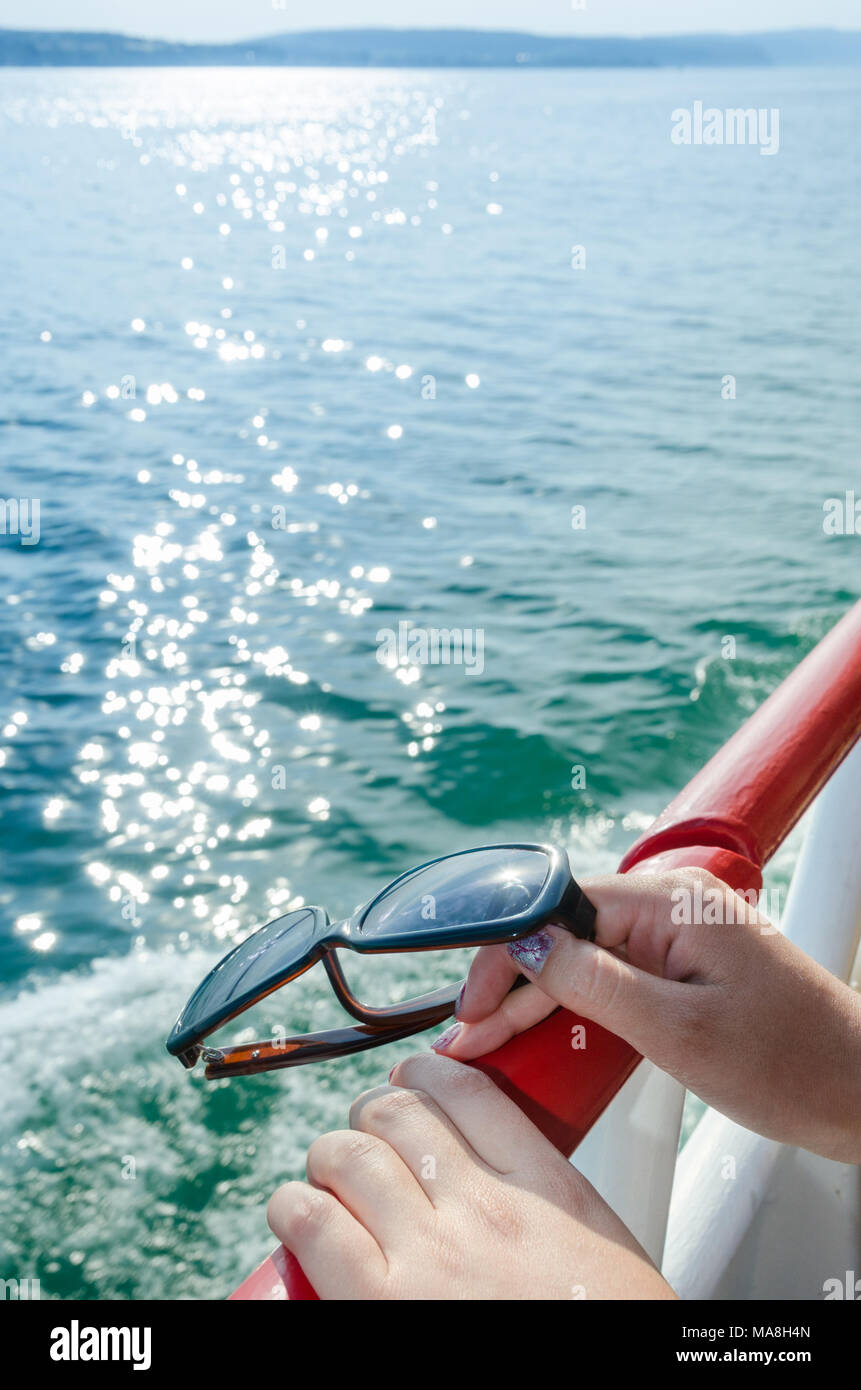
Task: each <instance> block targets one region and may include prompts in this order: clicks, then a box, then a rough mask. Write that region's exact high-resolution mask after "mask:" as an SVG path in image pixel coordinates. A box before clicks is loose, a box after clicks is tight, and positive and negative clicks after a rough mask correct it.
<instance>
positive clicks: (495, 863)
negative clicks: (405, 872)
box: [361, 847, 550, 936]
mask: <svg viewBox="0 0 861 1390" xmlns="http://www.w3.org/2000/svg"><path fill="white" fill-rule="evenodd" d="M549 869H550V859H549V857H548V856H547V855H546V854H545V853H544V852H543V851H542V850H532V849H507V848H504V847H501V848H499V849H477V850H473V851H472V852H471V853H468V854H455V855H452V856H450V857H449V858H448V859H441V860H440V861H439V863H437V864H430V865H428V867H427V868H425V869H418V870H417V871H416V872H415V873H414V874H411V875H410V877H409V878H406V879H404V880H403V881H402V882H401V883H397V884H394V885H393V886H392V887H391V888H390V889H388V890H387V891H386V892H385V893H383V894H382V895H381V896H380V898H378V900H377V901H376V902H375V903H374V905H373V907H372V908H371V909H370V911H369V912H368V914H367V916H366V917H365V920H364V922H363V923H362V928H361V930H362V935H363V936H383V935H392V936H394V935H398V934H400V933H402V932H417V931H428V930H429V929H432V928H433V927H464V926H472V925H475V924H477V923H484V922H493V921H497V920H499V919H501V918H505V917H516V916H517V914H518V913H520V912H526V911H528V909H529V908H530V907H531V906H532V905H533V903H534V902H535V901H536V899H537V898H538V896H539V894H540V892H541V889H542V888H543V886H544V883H545V880H546V878H547V874H548V872H549Z"/></svg>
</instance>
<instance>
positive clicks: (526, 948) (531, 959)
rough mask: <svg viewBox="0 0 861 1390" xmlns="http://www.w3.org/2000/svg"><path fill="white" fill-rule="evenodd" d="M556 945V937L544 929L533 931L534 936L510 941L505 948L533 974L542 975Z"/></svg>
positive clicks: (513, 958)
mask: <svg viewBox="0 0 861 1390" xmlns="http://www.w3.org/2000/svg"><path fill="white" fill-rule="evenodd" d="M555 945H556V938H555V937H553V936H551V935H550V933H549V931H544V930H543V929H542V930H541V931H537V932H533V934H532V936H524V937H521V939H520V940H519V941H509V943H508V945H507V946H506V948H505V949H506V950H507V952H508V954H509V955H510V956H511V958H512V960H514V961H516V962H517V964H518V965H522V966H524V968H525V969H526V970H529V971H530V972H531V973H532V974H533V975H540V974H541V971H542V970H543V969H544V966H545V965H546V963H547V957H548V956H549V955H550V952H551V951H552V950H553V947H554V946H555Z"/></svg>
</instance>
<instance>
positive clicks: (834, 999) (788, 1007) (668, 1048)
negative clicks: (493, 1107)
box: [433, 869, 861, 1163]
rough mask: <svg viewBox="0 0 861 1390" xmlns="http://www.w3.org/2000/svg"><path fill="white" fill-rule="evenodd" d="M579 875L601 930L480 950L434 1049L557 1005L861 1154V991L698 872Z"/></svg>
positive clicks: (714, 1087)
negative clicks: (522, 980)
mask: <svg viewBox="0 0 861 1390" xmlns="http://www.w3.org/2000/svg"><path fill="white" fill-rule="evenodd" d="M698 885H699V886H698ZM583 888H584V890H585V892H586V893H587V895H588V897H589V898H590V899H591V901H592V902H593V903H594V904H595V907H596V908H597V914H598V915H597V920H596V941H595V942H594V943H593V942H588V941H580V940H578V939H577V938H576V937H574V936H572V935H571V933H570V932H567V931H566V930H565V929H564V928H562V927H557V926H552V925H551V926H548V927H545V928H542V929H541V930H540V931H538V932H536V933H535V934H534V935H533V936H531V937H527V938H526V939H524V940H520V941H515V942H512V943H510V944H509V945H508V946H486V947H483V948H482V949H481V950H480V951H479V952H478V954H477V955H476V957H475V959H474V961H473V963H472V966H471V969H470V973H469V977H468V979H467V982H466V985H465V987H464V991H463V994H462V995H461V999H460V1001H459V1005H458V1011H457V1019H458V1022H457V1024H456V1025H455V1026H454V1028H450V1029H448V1030H447V1032H446V1033H445V1034H443V1036H442V1038H440V1039H438V1040H437V1042H436V1043H434V1044H433V1046H434V1048H435V1050H436V1051H438V1052H441V1053H443V1054H444V1055H445V1056H447V1057H453V1058H455V1059H456V1060H457V1061H468V1060H470V1059H471V1058H474V1057H479V1056H482V1055H483V1054H484V1053H487V1052H490V1051H492V1050H493V1049H495V1048H497V1047H500V1046H501V1045H502V1044H503V1043H504V1042H506V1041H508V1039H509V1038H511V1037H513V1036H514V1035H515V1034H517V1033H521V1032H523V1031H524V1030H525V1029H526V1028H530V1027H532V1026H533V1024H535V1023H537V1022H539V1021H540V1020H541V1019H542V1018H544V1017H546V1015H547V1014H548V1013H551V1012H552V1011H553V1009H555V1008H556V1007H557V1006H558V1005H560V1004H561V1005H562V1006H563V1007H565V1008H567V1009H570V1010H572V1011H573V1012H574V1013H577V1014H580V1015H581V1016H582V1017H584V1018H585V1019H591V1020H592V1021H594V1022H595V1023H599V1024H601V1025H602V1026H603V1027H605V1028H608V1029H609V1030H610V1031H611V1032H613V1033H616V1034H618V1035H619V1036H620V1037H623V1038H625V1039H626V1041H627V1042H629V1043H631V1045H632V1046H633V1047H635V1048H636V1049H637V1051H638V1052H642V1053H643V1055H644V1056H646V1057H648V1058H650V1060H651V1061H653V1062H654V1063H655V1064H656V1065H657V1066H659V1067H660V1068H661V1069H662V1070H663V1071H666V1072H668V1073H669V1074H670V1075H671V1076H674V1077H676V1078H677V1079H678V1080H679V1081H681V1082H682V1083H683V1085H685V1086H687V1087H688V1089H689V1090H691V1091H693V1092H694V1093H695V1094H696V1095H698V1096H699V1097H700V1099H701V1100H704V1101H705V1102H707V1104H709V1105H712V1106H714V1108H715V1109H717V1110H719V1111H721V1112H722V1113H723V1114H724V1115H727V1116H729V1117H730V1118H731V1119H733V1120H736V1121H737V1122H738V1123H739V1124H742V1125H745V1126H746V1127H747V1128H748V1129H753V1130H755V1131H757V1133H759V1134H763V1135H766V1136H768V1137H769V1138H772V1139H777V1140H779V1141H781V1142H782V1143H788V1144H798V1145H800V1146H802V1147H803V1148H807V1149H811V1150H812V1151H814V1152H816V1153H820V1154H823V1155H825V1156H826V1157H829V1158H835V1159H840V1160H842V1161H844V1162H849V1163H858V1162H861V997H859V996H858V995H857V994H856V993H855V992H854V991H853V990H852V989H850V988H849V986H848V985H845V984H843V983H842V982H841V981H839V980H837V979H835V978H834V977H833V976H832V975H829V974H828V972H827V971H826V970H824V969H823V968H822V967H821V966H819V965H817V964H816V962H815V961H813V960H811V958H810V957H809V956H807V955H805V954H804V952H803V951H801V950H800V949H799V948H798V947H797V946H794V945H793V944H792V943H791V942H789V941H787V940H786V938H785V937H783V936H781V935H780V933H779V932H778V931H777V930H776V928H775V927H773V926H772V925H771V924H770V923H769V921H768V920H767V918H765V917H763V916H762V915H761V914H759V913H758V912H757V911H756V910H755V909H754V908H752V907H751V905H750V904H749V903H748V902H746V901H745V900H744V899H743V898H741V897H739V896H738V895H737V894H735V893H733V891H732V890H731V889H730V888H728V887H727V886H726V884H724V883H721V882H720V880H719V879H716V878H714V876H713V875H711V874H709V873H706V872H705V871H703V870H700V869H685V870H681V871H679V872H676V873H670V874H657V875H645V874H642V875H641V874H635V875H630V876H626V875H615V876H613V877H608V878H600V879H592V880H584V882H583ZM706 903H707V904H708V905H709V906H708V910H707V911H705V912H702V911H698V910H697V905H698V904H699V905H702V904H706ZM686 905H687V908H688V910H687V911H685V907H686ZM698 916H699V917H700V918H704V919H705V920H701V921H700V922H696V921H695V920H691V919H692V918H696V917H698ZM824 929H825V930H827V924H825V927H824ZM518 974H522V975H524V976H525V977H526V979H527V980H528V981H529V984H528V985H527V986H526V987H524V988H522V989H518V990H515V991H514V992H513V993H511V986H512V984H513V982H514V980H515V978H516V977H517V975H518ZM586 1055H587V1056H588V1028H587V1035H586Z"/></svg>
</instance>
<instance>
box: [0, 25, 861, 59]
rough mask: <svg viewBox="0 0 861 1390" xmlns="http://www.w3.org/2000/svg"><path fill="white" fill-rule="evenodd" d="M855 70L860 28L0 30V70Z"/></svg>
mask: <svg viewBox="0 0 861 1390" xmlns="http://www.w3.org/2000/svg"><path fill="white" fill-rule="evenodd" d="M814 63H815V64H824V63H827V64H832V65H833V64H843V65H849V64H858V63H861V30H844V31H841V30H837V29H789V30H784V31H775V32H773V33H762V34H745V35H733V34H689V35H681V36H679V37H677V38H674V37H657V38H641V39H628V38H583V39H578V38H566V37H553V36H549V35H539V34H520V33H513V32H500V33H497V32H493V31H490V30H484V29H320V30H315V31H312V32H308V33H301V34H292V33H291V34H273V35H272V36H271V37H269V38H261V39H253V40H249V41H248V42H246V43H223V44H206V43H173V42H169V41H167V40H163V39H141V38H130V37H128V36H126V35H124V34H100V33H86V32H81V33H78V32H75V31H71V30H70V31H59V30H58V31H54V30H47V29H46V30H42V29H0V66H4V67H383V68H391V67H408V68H514V67H520V68H525V67H533V68H658V67H704V66H707V67H740V66H744V67H751V66H796V65H799V64H805V65H809V64H814Z"/></svg>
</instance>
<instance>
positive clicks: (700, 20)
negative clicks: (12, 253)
mask: <svg viewBox="0 0 861 1390" xmlns="http://www.w3.org/2000/svg"><path fill="white" fill-rule="evenodd" d="M582 3H583V0H313V3H311V4H308V0H144V3H143V4H141V3H140V0H74V4H73V5H70V3H69V0H0V26H3V27H6V28H14V29H33V28H39V29H107V30H112V31H114V32H117V31H121V32H124V33H129V34H146V35H149V36H152V37H158V38H174V39H212V40H219V39H241V38H250V37H252V36H253V35H255V34H272V33H276V32H278V31H279V30H284V29H323V28H331V27H343V28H361V27H364V26H366V25H383V26H397V27H402V28H417V29H436V28H445V27H454V28H476V29H524V30H531V31H532V32H535V33H545V34H657V33H678V34H681V33H690V32H693V31H696V30H712V31H715V32H724V33H726V32H741V31H743V30H750V29H769V28H773V29H790V28H796V29H797V28H812V27H822V26H828V25H832V26H834V27H838V28H840V27H842V28H846V29H856V28H858V27H859V25H861V13H859V4H858V0H816V3H815V4H814V3H811V0H585V8H581V4H582Z"/></svg>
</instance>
